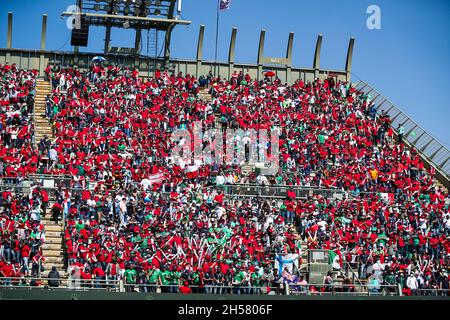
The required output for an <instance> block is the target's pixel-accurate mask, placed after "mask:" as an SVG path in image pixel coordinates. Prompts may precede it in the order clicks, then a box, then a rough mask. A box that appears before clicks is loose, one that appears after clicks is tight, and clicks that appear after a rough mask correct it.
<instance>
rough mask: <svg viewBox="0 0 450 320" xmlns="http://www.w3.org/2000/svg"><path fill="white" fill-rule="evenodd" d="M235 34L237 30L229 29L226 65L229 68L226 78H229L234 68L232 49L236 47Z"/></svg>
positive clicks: (234, 28)
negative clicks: (229, 37) (229, 36)
mask: <svg viewBox="0 0 450 320" xmlns="http://www.w3.org/2000/svg"><path fill="white" fill-rule="evenodd" d="M236 34H237V28H236V27H233V29H231V39H230V49H229V50H228V64H229V65H230V67H229V68H228V78H230V77H231V74H232V72H233V67H234V48H235V47H236Z"/></svg>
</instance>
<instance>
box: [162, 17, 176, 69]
mask: <svg viewBox="0 0 450 320" xmlns="http://www.w3.org/2000/svg"><path fill="white" fill-rule="evenodd" d="M174 27H175V23H171V24H170V26H169V27H168V28H167V30H166V35H165V37H164V68H166V66H167V65H168V64H169V60H170V38H171V37H172V30H173V28H174Z"/></svg>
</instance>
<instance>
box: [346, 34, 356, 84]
mask: <svg viewBox="0 0 450 320" xmlns="http://www.w3.org/2000/svg"><path fill="white" fill-rule="evenodd" d="M354 45H355V38H353V37H352V38H350V42H349V43H348V51H347V59H346V62H345V72H346V73H347V81H350V79H351V77H350V74H351V71H352V61H353V46H354Z"/></svg>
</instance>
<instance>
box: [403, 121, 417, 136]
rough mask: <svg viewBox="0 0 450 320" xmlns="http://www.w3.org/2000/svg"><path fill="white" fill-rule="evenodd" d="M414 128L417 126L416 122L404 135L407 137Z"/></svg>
mask: <svg viewBox="0 0 450 320" xmlns="http://www.w3.org/2000/svg"><path fill="white" fill-rule="evenodd" d="M415 128H417V124H416V125H415V126H414V127H412V129H411V130H409V131H408V132H407V133H406V134H405V137H409V135H410V134H411V132H413V131H414V129H415Z"/></svg>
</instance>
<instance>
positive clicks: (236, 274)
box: [234, 270, 245, 284]
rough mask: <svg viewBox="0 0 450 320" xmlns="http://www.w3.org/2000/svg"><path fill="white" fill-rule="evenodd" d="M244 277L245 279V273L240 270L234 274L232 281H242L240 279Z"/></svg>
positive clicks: (238, 282)
mask: <svg viewBox="0 0 450 320" xmlns="http://www.w3.org/2000/svg"><path fill="white" fill-rule="evenodd" d="M244 279H245V273H244V272H243V271H242V270H241V271H239V272H237V273H235V274H234V282H235V283H236V284H240V283H242V281H244Z"/></svg>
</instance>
